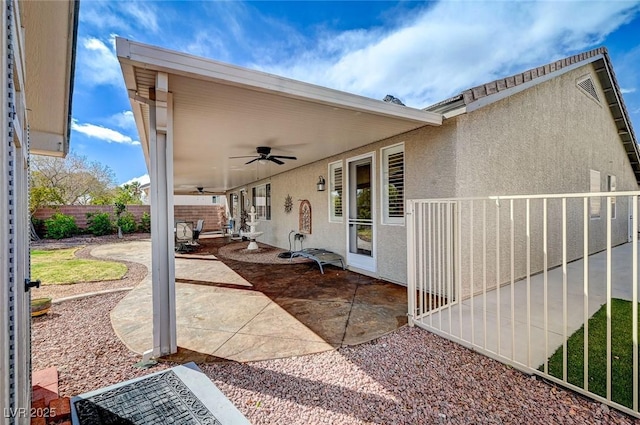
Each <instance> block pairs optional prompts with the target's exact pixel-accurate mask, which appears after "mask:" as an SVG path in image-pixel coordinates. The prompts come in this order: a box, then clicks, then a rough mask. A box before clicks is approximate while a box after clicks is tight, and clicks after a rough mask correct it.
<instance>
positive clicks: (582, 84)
mask: <svg viewBox="0 0 640 425" xmlns="http://www.w3.org/2000/svg"><path fill="white" fill-rule="evenodd" d="M577 84H578V87H579V88H580V89H581V90H582V91H583V92H584V93H585V94H586V95H587V96H589V97H591V98H592V99H593V100H595V101H596V102H598V103H600V98H599V97H598V92H597V91H596V86H595V85H594V84H593V80H592V79H591V77H590V76H589V77H586V78H583V79H581V80H578V83H577Z"/></svg>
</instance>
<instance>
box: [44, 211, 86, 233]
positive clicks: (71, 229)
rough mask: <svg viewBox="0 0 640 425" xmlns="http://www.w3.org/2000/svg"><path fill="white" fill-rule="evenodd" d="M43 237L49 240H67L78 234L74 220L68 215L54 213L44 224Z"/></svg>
mask: <svg viewBox="0 0 640 425" xmlns="http://www.w3.org/2000/svg"><path fill="white" fill-rule="evenodd" d="M44 225H45V228H46V234H45V236H46V237H47V238H51V239H62V238H69V237H71V236H73V235H75V234H76V233H78V225H77V224H76V219H75V217H73V216H70V215H64V214H61V213H55V214H54V215H52V216H51V218H49V219H47V220H45V222H44Z"/></svg>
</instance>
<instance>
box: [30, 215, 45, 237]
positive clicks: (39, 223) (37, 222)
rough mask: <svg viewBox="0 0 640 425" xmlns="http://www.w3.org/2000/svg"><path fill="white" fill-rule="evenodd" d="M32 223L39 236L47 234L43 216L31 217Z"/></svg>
mask: <svg viewBox="0 0 640 425" xmlns="http://www.w3.org/2000/svg"><path fill="white" fill-rule="evenodd" d="M31 223H33V228H34V230H35V231H36V234H37V235H38V236H42V235H44V234H45V232H46V229H45V227H44V220H43V219H41V218H35V217H31Z"/></svg>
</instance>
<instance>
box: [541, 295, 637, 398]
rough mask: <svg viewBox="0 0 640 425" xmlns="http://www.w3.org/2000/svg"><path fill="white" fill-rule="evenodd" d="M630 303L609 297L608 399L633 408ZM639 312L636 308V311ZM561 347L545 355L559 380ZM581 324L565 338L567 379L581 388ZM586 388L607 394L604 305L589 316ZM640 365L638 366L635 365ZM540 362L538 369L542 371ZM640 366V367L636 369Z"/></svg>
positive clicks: (582, 342) (582, 349)
mask: <svg viewBox="0 0 640 425" xmlns="http://www.w3.org/2000/svg"><path fill="white" fill-rule="evenodd" d="M631 308H632V303H631V302H630V301H625V300H619V299H612V300H611V399H612V400H613V401H615V402H616V403H619V404H621V405H623V406H626V407H629V408H632V407H633V340H632V334H633V332H632V328H631V324H632V316H631V313H632V310H631ZM639 311H640V310H639ZM562 354H563V347H560V348H558V350H556V352H555V353H554V354H553V355H552V356H551V357H550V358H549V374H550V375H552V376H555V377H556V378H559V379H562V371H563V365H562ZM583 354H584V326H582V327H581V328H580V329H578V330H577V331H576V332H575V333H574V334H573V335H571V336H570V337H569V339H568V340H567V380H568V381H569V382H570V383H572V384H574V385H576V386H578V387H581V388H584V356H583ZM588 361H589V391H591V392H593V393H595V394H598V395H600V396H602V397H606V396H607V306H606V304H605V305H603V306H602V307H601V308H600V309H599V310H598V311H597V312H596V313H595V314H594V315H593V316H592V317H591V318H590V319H589V358H588ZM639 366H640V365H639ZM543 367H544V365H542V366H540V369H539V370H543ZM639 369H640V368H639Z"/></svg>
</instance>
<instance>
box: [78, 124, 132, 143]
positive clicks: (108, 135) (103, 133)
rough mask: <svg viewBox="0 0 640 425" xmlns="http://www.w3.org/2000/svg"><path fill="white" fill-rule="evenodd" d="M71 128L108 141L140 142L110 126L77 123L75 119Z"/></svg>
mask: <svg viewBox="0 0 640 425" xmlns="http://www.w3.org/2000/svg"><path fill="white" fill-rule="evenodd" d="M71 129H72V130H73V131H77V132H78V133H82V134H84V135H86V136H89V137H93V138H95V139H99V140H103V141H105V142H108V143H122V144H126V145H139V144H140V142H138V141H135V140H133V139H132V138H131V137H129V136H127V135H124V134H122V133H120V132H119V131H116V130H112V129H110V128H106V127H102V126H100V125H95V124H88V123H85V124H79V123H78V121H77V120H76V119H74V120H72V122H71Z"/></svg>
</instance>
